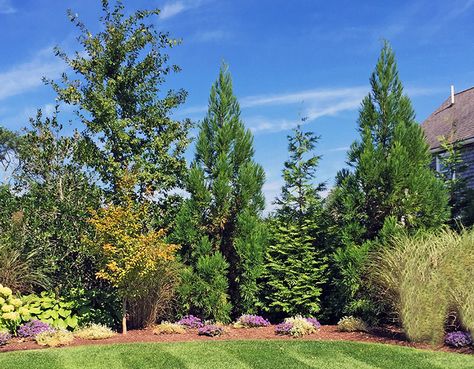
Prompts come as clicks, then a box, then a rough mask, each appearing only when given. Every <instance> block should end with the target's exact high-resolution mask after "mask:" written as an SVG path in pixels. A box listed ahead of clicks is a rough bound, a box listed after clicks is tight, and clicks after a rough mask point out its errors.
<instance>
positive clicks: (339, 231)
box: [329, 43, 449, 315]
mask: <svg viewBox="0 0 474 369" xmlns="http://www.w3.org/2000/svg"><path fill="white" fill-rule="evenodd" d="M370 84H371V88H372V90H371V92H370V93H369V95H367V96H366V97H365V98H364V100H363V102H362V106H361V109H360V113H359V122H358V124H359V132H360V135H361V140H360V141H356V142H354V143H353V144H352V146H351V149H350V151H349V154H348V164H349V165H350V167H351V170H350V171H349V170H345V171H341V172H340V173H339V174H338V177H337V179H336V182H337V186H336V189H335V190H334V193H333V194H332V199H331V202H330V208H329V212H330V214H331V215H332V219H333V221H334V225H333V228H332V234H333V243H334V245H336V247H340V248H342V250H341V251H339V252H338V254H336V259H335V261H336V265H335V268H334V270H333V271H332V273H333V275H334V281H335V282H334V283H335V284H336V286H340V287H341V288H336V291H335V293H336V294H340V295H342V296H341V297H340V300H341V301H343V306H341V307H340V311H339V314H340V312H341V310H342V311H345V312H347V313H352V312H351V311H350V309H348V304H353V303H354V302H355V304H356V305H359V302H357V301H354V297H353V296H351V295H347V294H346V291H354V290H357V289H358V284H360V281H361V280H362V271H363V270H362V269H360V270H359V276H360V277H359V278H357V277H355V278H354V277H353V276H352V275H353V271H347V270H345V269H346V268H353V264H351V263H345V262H344V263H340V264H338V263H337V262H338V261H339V260H340V259H341V255H346V256H344V257H343V258H342V259H343V261H346V260H348V259H349V260H351V259H355V260H360V259H359V254H360V252H362V254H363V253H365V251H366V250H365V248H366V247H368V248H369V251H370V249H372V248H376V247H377V245H378V244H379V243H380V242H371V243H369V244H367V246H358V245H363V244H364V242H366V241H373V240H375V239H377V237H378V236H379V234H380V232H381V231H382V229H383V228H384V227H385V225H386V223H387V222H390V223H393V222H394V221H395V223H396V224H398V225H399V226H401V227H403V228H405V229H407V230H409V231H412V230H416V229H419V228H436V227H439V226H440V225H442V224H443V223H444V222H445V221H446V220H447V219H448V216H449V209H448V206H447V205H448V204H447V201H448V198H447V193H446V190H445V188H444V186H443V183H442V181H440V180H439V179H437V178H436V177H435V175H434V173H433V172H432V171H431V170H430V168H429V164H430V162H431V155H430V152H429V148H428V145H427V143H426V141H425V138H424V135H423V132H422V130H421V127H420V126H419V125H418V124H417V123H416V121H415V114H414V111H413V108H412V105H411V102H410V99H409V98H408V97H407V96H406V95H404V94H403V87H402V83H401V81H400V79H399V77H398V70H397V66H396V62H395V55H394V53H393V51H392V49H391V48H390V46H389V45H388V43H385V44H384V46H383V48H382V51H381V54H380V58H379V60H378V62H377V65H376V68H375V71H374V72H373V73H372V76H371V78H370ZM358 248H361V250H358ZM353 251H354V252H353ZM347 274H348V275H351V278H349V279H347V278H345V277H344V275H347ZM336 278H340V279H336ZM353 280H355V284H351V283H352V281H353ZM356 295H358V296H355V299H356V300H357V299H358V298H361V299H364V298H366V297H367V294H366V293H364V291H360V293H359V292H357V293H356ZM361 303H362V304H365V303H364V302H361ZM337 314H338V313H336V315H337ZM372 315H374V314H372Z"/></svg>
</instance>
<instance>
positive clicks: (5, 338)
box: [0, 332, 12, 346]
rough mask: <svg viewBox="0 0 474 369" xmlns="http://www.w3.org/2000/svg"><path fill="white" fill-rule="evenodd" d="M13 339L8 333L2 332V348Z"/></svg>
mask: <svg viewBox="0 0 474 369" xmlns="http://www.w3.org/2000/svg"><path fill="white" fill-rule="evenodd" d="M11 338H12V335H11V334H10V333H8V332H0V346H3V345H6V344H7V343H8V341H9V340H10V339H11Z"/></svg>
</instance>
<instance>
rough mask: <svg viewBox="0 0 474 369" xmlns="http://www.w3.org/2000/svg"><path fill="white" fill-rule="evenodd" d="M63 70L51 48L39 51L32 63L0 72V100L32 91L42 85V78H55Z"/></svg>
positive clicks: (62, 64) (60, 62)
mask: <svg viewBox="0 0 474 369" xmlns="http://www.w3.org/2000/svg"><path fill="white" fill-rule="evenodd" d="M64 70H65V65H64V63H63V62H62V61H61V60H59V59H58V58H56V57H55V56H54V55H53V51H52V49H51V48H48V49H43V50H40V51H39V52H38V53H37V54H36V55H35V57H34V58H33V60H32V61H29V62H26V63H23V64H19V65H16V66H15V67H13V68H11V69H9V70H6V71H1V70H0V100H3V99H6V98H8V97H11V96H15V95H19V94H22V93H25V92H27V91H30V90H33V89H35V88H37V87H39V86H41V85H42V84H43V82H42V77H47V78H53V77H57V76H58V75H59V74H60V73H61V72H63V71H64Z"/></svg>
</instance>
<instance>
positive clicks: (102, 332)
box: [74, 324, 115, 340]
mask: <svg viewBox="0 0 474 369" xmlns="http://www.w3.org/2000/svg"><path fill="white" fill-rule="evenodd" d="M114 335H115V332H114V331H113V330H112V329H110V328H109V327H107V326H105V325H101V324H90V325H88V326H85V327H82V328H80V329H78V330H77V331H75V332H74V336H75V337H77V338H82V339H85V340H103V339H106V338H110V337H113V336H114Z"/></svg>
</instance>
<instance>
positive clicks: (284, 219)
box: [265, 126, 328, 318]
mask: <svg viewBox="0 0 474 369" xmlns="http://www.w3.org/2000/svg"><path fill="white" fill-rule="evenodd" d="M288 140H289V144H288V150H289V152H290V158H289V160H287V161H286V162H285V165H284V170H283V178H284V181H285V183H284V185H283V187H282V189H281V196H280V197H279V198H277V200H276V201H275V203H276V204H277V205H279V208H278V209H277V211H276V214H275V216H274V217H273V219H272V220H271V222H270V223H271V230H272V236H271V242H270V245H269V247H268V249H267V253H266V264H265V267H266V270H265V307H266V310H267V311H268V312H269V313H271V314H272V315H274V316H275V318H276V317H278V318H282V317H284V316H292V315H297V314H301V315H314V314H315V313H317V312H318V311H319V310H320V297H321V294H322V287H323V285H324V283H325V282H326V269H327V267H328V265H327V258H326V257H325V250H324V239H323V234H322V233H323V231H324V225H323V219H322V211H323V207H322V201H321V197H320V195H319V193H320V191H322V190H323V189H324V188H325V184H324V183H321V184H318V185H316V184H315V183H314V180H315V174H316V169H317V167H318V164H319V160H320V156H318V155H313V154H312V152H313V151H314V149H315V146H316V144H317V142H318V140H319V137H317V136H315V135H314V134H313V133H312V132H303V131H302V130H301V127H299V126H298V127H297V128H296V129H295V130H294V134H293V136H288Z"/></svg>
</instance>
